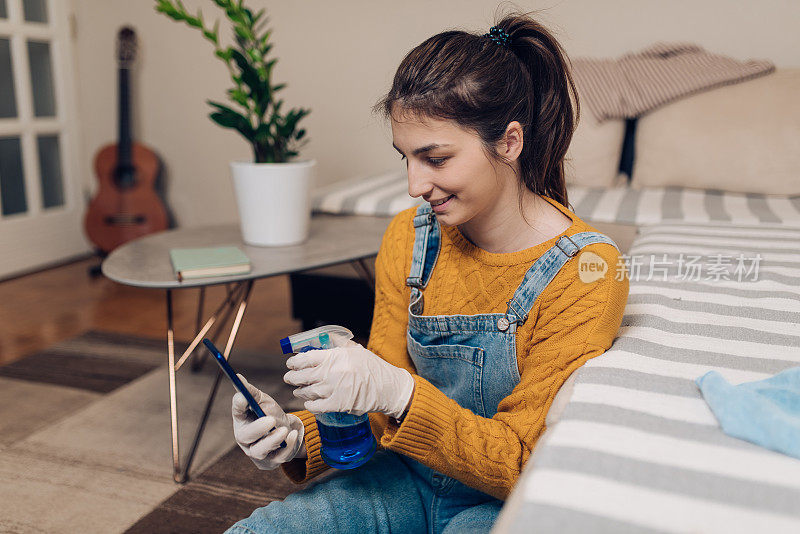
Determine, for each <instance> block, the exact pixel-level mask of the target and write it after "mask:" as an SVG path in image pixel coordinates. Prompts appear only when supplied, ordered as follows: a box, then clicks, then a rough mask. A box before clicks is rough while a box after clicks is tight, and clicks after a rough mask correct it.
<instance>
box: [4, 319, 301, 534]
mask: <svg viewBox="0 0 800 534" xmlns="http://www.w3.org/2000/svg"><path fill="white" fill-rule="evenodd" d="M178 345H179V346H178V347H177V349H176V350H178V351H180V352H179V353H181V352H183V350H184V349H185V346H186V344H185V343H181V344H178ZM165 349H166V342H165V340H163V339H148V338H140V337H133V336H126V335H120V334H111V333H106V332H96V331H93V332H87V333H85V334H83V335H81V336H78V337H76V338H73V339H70V340H67V341H64V342H61V343H58V344H57V345H55V346H53V347H51V348H50V349H48V350H44V351H41V352H38V353H36V354H33V355H31V356H28V357H26V358H23V359H21V360H18V361H16V362H13V363H11V364H9V365H6V366H2V367H0V532H9V533H28V532H70V533H72V532H84V533H88V532H103V533H112V532H131V533H144V532H147V533H182V532H192V533H205V532H209V533H211V532H214V533H218V532H223V531H224V530H225V529H226V528H227V527H228V526H230V525H231V524H233V523H234V522H236V521H237V520H238V519H241V518H243V517H246V516H248V515H250V513H251V512H252V511H253V510H254V509H255V508H258V507H260V506H264V505H265V504H266V503H268V502H270V501H272V500H276V499H282V498H284V497H285V496H286V495H288V494H289V493H291V492H293V491H296V490H297V489H299V488H301V487H302V486H297V485H294V484H293V483H292V482H290V481H289V480H288V479H286V477H284V476H283V474H282V472H281V471H260V470H258V469H257V468H256V467H255V466H254V465H253V464H252V462H251V461H250V460H249V459H248V458H247V457H246V456H245V455H244V453H242V451H241V450H240V449H239V447H238V446H237V445H236V443H235V442H234V440H233V433H232V429H231V421H230V399H231V396H232V395H233V391H234V390H233V386H231V384H230V383H229V382H228V381H227V380H225V381H223V382H222V383H221V385H220V389H219V392H218V394H217V397H216V399H215V402H214V405H213V407H212V410H211V415H210V417H209V420H208V423H207V425H206V429H205V432H204V434H203V438H202V440H201V442H200V446H199V447H198V450H197V453H196V456H195V460H194V463H193V466H192V470H191V472H190V480H189V482H188V483H186V484H185V485H178V484H175V483H174V482H172V456H171V445H170V443H171V441H170V439H171V438H170V430H169V428H170V423H169V389H168V381H167V377H168V373H167V366H166V365H165V363H164V362H165V360H166V350H165ZM278 352H279V351H278V350H274V351H265V353H261V354H255V353H246V352H237V351H236V350H235V349H234V353H233V354H232V356H231V363H232V364H233V365H234V366H235V367H236V369H237V371H239V372H241V373H242V374H244V375H245V376H247V377H248V380H250V381H251V382H252V383H254V384H255V385H257V386H258V387H259V388H261V389H262V390H264V391H265V392H267V393H268V394H270V395H272V396H273V397H274V398H275V399H276V400H277V401H278V402H279V403H281V405H282V406H284V408H285V409H287V410H296V409H298V408H299V407H300V406H299V401H298V400H297V399H296V398H295V397H294V396H293V395H292V393H291V388H290V387H289V386H287V385H286V384H284V383H283V381H282V380H281V378H282V376H283V373H284V372H285V370H286V368H285V366H284V364H283V362H284V359H285V356H282V355H280V354H278ZM216 371H217V368H216V366H215V365H214V364H213V362H211V360H207V362H206V365H205V366H204V368H203V369H202V370H201V371H200V372H198V373H192V372H191V371H190V370H189V366H188V365H187V366H185V367H183V368H181V369H180V371H179V372H178V374H177V387H178V414H179V442H180V447H181V456H182V458H185V456H186V454H187V452H188V449H189V445H190V442H191V440H192V438H193V436H194V430H195V428H196V426H197V422H198V421H199V417H200V415H201V413H202V410H203V407H204V405H205V400H206V398H207V395H208V391H209V390H210V387H211V384H212V383H213V380H214V378H215V376H216Z"/></svg>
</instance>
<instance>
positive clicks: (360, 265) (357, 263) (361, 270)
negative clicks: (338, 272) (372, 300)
mask: <svg viewBox="0 0 800 534" xmlns="http://www.w3.org/2000/svg"><path fill="white" fill-rule="evenodd" d="M350 265H352V266H353V269H355V270H356V272H357V273H358V274H359V276H361V278H362V279H363V280H364V281H365V282H366V283H367V287H369V289H370V291H372V293H373V294H374V293H375V277H374V276H373V275H372V273H371V272H370V271H369V267H367V264H366V262H365V261H364V258H360V259H358V260H354V261H351V262H350Z"/></svg>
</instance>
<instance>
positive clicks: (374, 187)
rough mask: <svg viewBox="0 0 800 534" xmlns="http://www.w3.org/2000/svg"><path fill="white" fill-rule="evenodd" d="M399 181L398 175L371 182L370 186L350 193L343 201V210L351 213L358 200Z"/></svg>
mask: <svg viewBox="0 0 800 534" xmlns="http://www.w3.org/2000/svg"><path fill="white" fill-rule="evenodd" d="M395 183H397V177H396V176H395V177H388V178H386V179H384V180H378V181H377V182H376V183H374V184H371V185H370V186H369V187H368V188H366V189H363V190H361V191H358V192H356V193H350V194H349V195H347V196H346V197H345V198H344V200H343V201H342V211H343V212H346V213H349V212H352V211H353V210H354V208H355V206H356V202H358V200H359V199H360V198H361V197H362V196H364V195H367V194H370V193H372V192H375V191H378V190H380V189H386V188H387V187H391V186H392V185H394V184H395Z"/></svg>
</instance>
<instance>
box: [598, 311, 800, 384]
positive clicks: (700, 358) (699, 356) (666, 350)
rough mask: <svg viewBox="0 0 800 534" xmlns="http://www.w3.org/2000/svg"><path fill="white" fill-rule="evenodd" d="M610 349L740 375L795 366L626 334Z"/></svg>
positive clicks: (777, 371) (794, 364) (772, 372)
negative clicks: (730, 370) (665, 343)
mask: <svg viewBox="0 0 800 534" xmlns="http://www.w3.org/2000/svg"><path fill="white" fill-rule="evenodd" d="M623 324H624V322H623ZM613 349H621V350H625V351H628V352H633V353H635V354H641V355H643V356H648V357H650V358H656V359H659V360H665V361H670V362H681V363H693V364H695V365H708V366H710V367H721V368H725V369H739V370H742V371H755V372H757V373H766V374H775V373H779V372H781V371H784V370H786V369H789V368H790V367H793V366H796V365H797V364H796V363H792V362H789V361H785V360H775V359H772V358H751V357H745V356H736V355H733V354H728V353H725V352H714V351H710V350H698V349H686V348H680V347H670V346H668V345H664V344H661V343H654V342H652V341H647V340H645V339H639V338H637V337H633V336H632V334H625V335H624V336H620V337H618V338H616V340H614V343H613V344H612V346H611V349H609V350H613Z"/></svg>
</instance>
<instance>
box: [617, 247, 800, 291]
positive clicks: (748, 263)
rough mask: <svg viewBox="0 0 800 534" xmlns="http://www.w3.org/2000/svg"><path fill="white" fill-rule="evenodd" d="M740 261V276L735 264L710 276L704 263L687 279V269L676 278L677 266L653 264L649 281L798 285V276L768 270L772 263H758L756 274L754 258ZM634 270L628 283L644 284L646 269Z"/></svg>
mask: <svg viewBox="0 0 800 534" xmlns="http://www.w3.org/2000/svg"><path fill="white" fill-rule="evenodd" d="M637 255H638V254H636V253H633V252H632V253H631V256H637ZM723 256H724V254H723ZM669 258H670V256H669V255H667V262H669V261H670V260H669ZM662 259H663V256H662V258H661V259H659V258H657V259H656V261H657V262H661V261H662ZM701 259H702V258H701ZM742 259H743V260H744V261H743V262H742V267H743V271H742V272H741V273H740V274H734V272H733V269H734V268H735V265H736V264H735V263H733V262H732V263H731V264H730V265H727V266H726V265H721V269H722V268H724V269H723V270H722V272H721V273H720V276H719V277H717V276H716V275H713V276H712V275H711V274H709V272H708V271H707V268H708V265H709V264H708V263H705V262H701V263H699V264H697V265H698V266H699V267H700V272H699V275H700V276H697V275H696V274H695V272H696V271H695V272H692V274H691V276H689V277H688V278H687V273H686V270H687V267H684V268H683V270H684V272H683V273H682V274H681V276H680V277H679V276H678V269H679V266H678V265H675V266H674V267H672V266H671V265H666V266H664V267H661V266H656V265H655V264H654V265H653V266H652V267H653V275H652V277H651V280H652V279H655V278H659V279H660V280H662V281H670V280H671V281H672V283H673V284H681V285H682V284H684V283H685V282H688V281H689V280H690V279H691V280H693V281H697V279H698V278H699V279H700V280H703V281H705V282H709V283H713V282H723V281H727V282H739V283H740V284H747V283H752V282H758V281H763V280H769V281H771V282H778V283H780V284H786V285H789V286H795V287H796V286H798V285H800V276H796V275H794V276H793V275H788V274H780V273H775V272H771V271H770V270H769V269H770V267H774V266H775V265H773V264H772V262H768V261H764V260H762V261H760V262H758V271H757V272H756V268H755V264H756V262H755V258H750V257H742ZM704 267H705V269H704ZM636 270H637V272H636V273H634V272H632V270H629V273H628V276H629V279H630V281H631V282H632V283H637V284H638V283H640V282H646V281H647V280H646V278H647V277H648V276H650V271H649V270H647V269H639V268H637V269H636ZM723 274H725V275H726V276H722V275H723ZM798 297H800V295H798V294H797V293H795V294H794V299H797V298H798Z"/></svg>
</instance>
